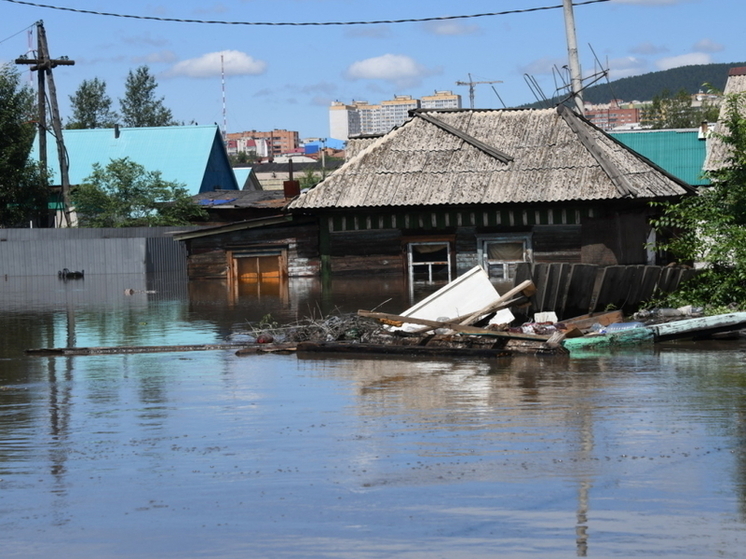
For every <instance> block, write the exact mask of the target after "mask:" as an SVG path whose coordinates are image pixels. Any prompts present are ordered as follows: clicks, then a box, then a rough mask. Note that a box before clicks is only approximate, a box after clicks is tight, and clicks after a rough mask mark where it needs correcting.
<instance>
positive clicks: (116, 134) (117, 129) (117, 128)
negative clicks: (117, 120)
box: [114, 124, 119, 138]
mask: <svg viewBox="0 0 746 559" xmlns="http://www.w3.org/2000/svg"><path fill="white" fill-rule="evenodd" d="M114 137H115V138H119V125H118V124H115V125H114Z"/></svg>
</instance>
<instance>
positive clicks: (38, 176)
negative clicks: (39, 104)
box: [0, 64, 49, 227]
mask: <svg viewBox="0 0 746 559" xmlns="http://www.w3.org/2000/svg"><path fill="white" fill-rule="evenodd" d="M35 110H36V107H35V104H34V94H33V92H32V91H31V90H30V89H29V88H28V87H22V86H21V80H20V75H19V73H18V71H17V70H16V69H15V68H14V67H12V66H10V65H9V64H4V65H2V66H0V226H2V227H28V225H29V222H35V223H36V225H37V226H38V225H40V224H43V222H44V221H45V220H46V215H47V198H48V196H49V187H48V184H47V180H46V170H44V172H42V169H40V168H39V166H38V164H36V163H33V162H31V161H29V153H30V152H31V145H32V142H33V140H34V132H35V125H34V122H35V121H36V114H35Z"/></svg>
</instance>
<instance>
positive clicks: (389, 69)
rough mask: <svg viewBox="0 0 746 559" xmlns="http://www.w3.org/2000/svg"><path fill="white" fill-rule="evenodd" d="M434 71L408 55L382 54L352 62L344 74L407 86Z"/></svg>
mask: <svg viewBox="0 0 746 559" xmlns="http://www.w3.org/2000/svg"><path fill="white" fill-rule="evenodd" d="M436 72H437V71H434V70H428V69H427V68H426V67H425V66H423V65H422V64H420V63H418V62H417V61H416V60H415V59H414V58H411V57H409V56H406V55H403V54H384V55H383V56H377V57H375V58H367V59H365V60H358V61H357V62H354V63H353V64H351V65H350V67H349V68H347V72H346V73H345V75H346V76H347V78H348V79H351V80H358V79H363V80H384V81H389V82H392V83H394V84H395V85H398V86H402V87H407V86H414V85H417V84H418V83H419V82H420V81H421V80H422V78H423V77H425V76H428V75H431V74H434V73H436Z"/></svg>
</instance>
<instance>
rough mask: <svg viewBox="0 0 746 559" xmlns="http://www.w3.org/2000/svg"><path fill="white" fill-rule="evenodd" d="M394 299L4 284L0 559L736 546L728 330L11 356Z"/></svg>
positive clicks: (745, 452)
mask: <svg viewBox="0 0 746 559" xmlns="http://www.w3.org/2000/svg"><path fill="white" fill-rule="evenodd" d="M128 290H131V291H128ZM125 292H127V293H129V294H125ZM408 298H409V293H408V292H406V289H404V288H403V286H402V285H401V283H400V282H399V281H396V280H390V281H389V280H380V279H376V280H370V281H361V280H358V281H345V282H341V281H335V282H334V283H333V284H332V285H330V286H324V287H323V288H322V286H321V285H319V284H318V283H317V282H314V281H307V282H298V283H295V284H293V285H290V286H274V287H272V286H261V287H259V286H256V285H254V286H251V285H247V286H242V287H241V288H239V289H237V290H232V289H228V288H227V286H226V285H224V284H222V283H220V282H214V283H210V282H206V283H204V284H193V285H188V284H187V283H186V282H184V281H182V280H175V279H173V278H168V277H158V278H145V277H142V276H139V275H128V276H114V277H112V276H94V275H91V276H90V277H89V276H86V278H85V279H84V280H71V281H67V282H63V281H60V280H58V279H57V278H56V277H55V278H6V279H5V280H0V550H2V551H1V552H0V556H2V557H3V558H4V559H8V558H24V559H34V558H51V557H64V558H75V559H88V558H91V559H93V558H95V559H106V558H158V559H162V558H179V559H190V558H231V559H233V558H236V559H237V558H265V557H266V558H291V557H292V558H361V559H374V558H389V557H397V558H405V559H415V558H417V559H419V558H423V559H424V558H427V559H431V558H487V557H489V558H494V557H500V558H538V557H541V558H547V557H552V558H554V557H558V558H560V557H619V558H628V557H677V558H682V557H684V558H698V559H699V558H710V557H734V558H735V557H744V556H746V551H744V550H746V343H744V342H743V341H719V342H700V343H670V344H665V345H660V346H656V347H652V346H651V347H648V348H642V349H640V348H638V349H635V350H633V351H628V352H623V353H616V354H613V355H608V354H607V355H604V354H597V355H592V354H591V355H588V356H584V357H582V358H577V359H569V358H535V357H512V358H501V359H497V360H492V361H489V360H471V361H468V360H457V359H437V360H436V359H433V360H427V359H422V358H418V359H407V358H396V359H392V358H386V359H382V358H380V357H356V358H350V357H345V358H338V357H334V356H328V357H315V358H313V359H309V358H303V357H300V356H296V355H255V356H246V357H239V356H236V355H235V352H234V350H218V351H194V352H167V353H148V354H118V355H93V356H75V357H65V356H58V357H36V356H33V357H32V356H28V355H26V354H25V353H24V350H25V349H31V348H41V347H66V346H79V347H91V346H124V345H179V344H201V343H216V342H227V341H236V340H239V339H240V336H241V335H242V334H241V332H245V331H246V330H247V328H248V325H250V324H251V323H252V322H255V321H259V320H260V319H262V318H263V317H264V318H265V319H268V315H269V317H271V319H272V320H275V321H278V322H291V321H294V320H297V319H298V318H302V317H307V316H312V315H321V314H322V313H323V314H329V313H333V312H348V311H355V310H357V309H359V308H365V309H371V308H374V307H376V306H379V305H380V309H381V310H383V311H385V312H399V311H401V310H403V309H404V308H406V307H407V306H409V299H408Z"/></svg>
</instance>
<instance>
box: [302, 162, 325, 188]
mask: <svg viewBox="0 0 746 559" xmlns="http://www.w3.org/2000/svg"><path fill="white" fill-rule="evenodd" d="M299 182H300V187H301V189H306V188H313V187H314V186H316V185H317V184H319V183H320V182H321V173H316V171H314V169H313V167H307V168H306V170H305V171H303V174H302V175H301V177H300V181H299Z"/></svg>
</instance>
